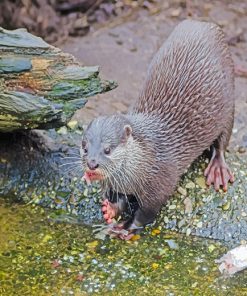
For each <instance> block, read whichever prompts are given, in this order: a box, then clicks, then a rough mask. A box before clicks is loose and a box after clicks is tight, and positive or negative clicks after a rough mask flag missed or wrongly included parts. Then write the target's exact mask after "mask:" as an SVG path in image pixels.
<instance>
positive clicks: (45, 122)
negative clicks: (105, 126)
mask: <svg viewBox="0 0 247 296" xmlns="http://www.w3.org/2000/svg"><path fill="white" fill-rule="evenodd" d="M98 75H99V68H98V67H97V66H94V67H83V66H81V65H80V64H79V63H78V62H77V61H76V60H75V59H74V57H73V56H71V55H69V54H66V53H63V52H62V51H61V50H60V49H58V48H56V47H53V46H51V45H49V44H47V43H46V42H45V41H43V40H42V39H41V38H39V37H36V36H33V35H32V34H30V33H28V32H27V31H26V30H24V29H18V30H14V31H8V30H4V29H2V28H0V132H11V131H16V130H24V129H34V128H39V129H49V128H54V127H60V126H62V125H64V124H66V123H67V122H68V121H69V120H70V119H71V117H72V115H73V114H74V112H75V111H76V110H77V109H79V108H82V107H83V106H84V105H85V104H86V102H87V99H86V98H87V97H89V96H93V95H95V94H98V93H102V92H105V91H108V90H111V89H113V88H115V87H116V83H115V82H113V81H103V80H101V79H100V78H99V76H98Z"/></svg>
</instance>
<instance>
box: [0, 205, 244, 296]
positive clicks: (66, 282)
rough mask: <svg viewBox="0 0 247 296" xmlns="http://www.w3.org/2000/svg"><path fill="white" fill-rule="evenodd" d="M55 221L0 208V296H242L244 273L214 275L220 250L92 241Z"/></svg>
mask: <svg viewBox="0 0 247 296" xmlns="http://www.w3.org/2000/svg"><path fill="white" fill-rule="evenodd" d="M53 216H54V215H53V213H52V212H51V211H48V210H45V209H43V208H41V207H35V206H31V205H21V204H9V203H6V202H4V201H3V200H2V201H0V225H1V228H0V295H6V296H11V295H36V296H37V295H90V294H92V295H97V294H101V295H234V296H235V295H247V272H246V271H245V272H241V273H239V274H236V275H235V276H234V277H232V278H223V277H222V276H221V274H220V273H219V271H218V266H217V264H216V263H215V262H214V260H215V259H217V258H219V257H221V255H222V254H223V253H225V252H226V250H227V249H226V247H225V246H223V245H222V244H220V243H219V242H215V241H210V240H205V239H198V238H192V237H185V236H181V235H178V234H176V233H170V232H167V231H166V230H161V231H159V229H156V228H149V229H147V230H146V231H145V233H144V234H142V235H141V237H140V238H139V237H138V236H137V237H136V240H135V241H128V242H126V241H120V240H117V239H110V238H106V239H105V240H98V239H96V238H95V234H94V233H93V232H92V228H91V227H88V226H85V225H82V224H75V223H71V222H72V221H75V219H74V218H73V217H71V219H69V221H70V223H68V222H66V223H65V222H62V223H61V222H60V223H57V222H54V221H53V219H52V218H51V217H53ZM61 217H62V216H61ZM59 220H60V221H63V219H62V218H61V219H59ZM64 220H65V219H64ZM66 221H68V219H66Z"/></svg>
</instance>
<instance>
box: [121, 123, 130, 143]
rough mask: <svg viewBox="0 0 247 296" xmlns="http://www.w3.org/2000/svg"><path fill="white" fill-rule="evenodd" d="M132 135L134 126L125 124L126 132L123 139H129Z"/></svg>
mask: <svg viewBox="0 0 247 296" xmlns="http://www.w3.org/2000/svg"><path fill="white" fill-rule="evenodd" d="M131 135H132V128H131V126H130V125H128V124H127V125H125V126H124V132H123V141H124V142H125V141H127V140H128V138H129V137H130V136H131Z"/></svg>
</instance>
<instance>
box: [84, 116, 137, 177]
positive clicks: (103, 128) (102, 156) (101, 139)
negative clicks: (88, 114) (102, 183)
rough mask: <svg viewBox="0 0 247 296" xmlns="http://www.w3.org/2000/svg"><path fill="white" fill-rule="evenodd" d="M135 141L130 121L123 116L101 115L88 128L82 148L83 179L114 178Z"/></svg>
mask: <svg viewBox="0 0 247 296" xmlns="http://www.w3.org/2000/svg"><path fill="white" fill-rule="evenodd" d="M131 139H132V128H131V126H130V122H129V121H128V119H127V118H126V117H125V116H124V115H112V116H102V117H98V118H96V119H94V120H93V121H92V122H91V123H90V124H89V126H88V127H87V129H86V131H85V133H84V136H83V139H82V145H81V156H82V162H83V165H84V168H85V175H84V178H85V179H86V180H89V181H94V180H103V179H106V178H111V177H112V176H113V175H114V174H116V173H117V171H118V170H119V169H120V168H121V166H122V165H123V164H124V162H125V159H126V154H127V147H128V143H129V142H130V141H131Z"/></svg>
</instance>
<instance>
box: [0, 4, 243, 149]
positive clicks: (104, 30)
mask: <svg viewBox="0 0 247 296" xmlns="http://www.w3.org/2000/svg"><path fill="white" fill-rule="evenodd" d="M186 18H192V19H197V20H203V21H211V22H214V23H217V24H218V25H219V26H221V27H222V29H223V30H224V32H225V34H226V40H227V43H228V45H229V46H230V50H231V52H232V56H233V59H234V63H235V66H236V116H235V126H234V130H233V137H232V141H231V146H232V147H238V149H239V147H240V149H243V148H246V147H247V131H246V124H247V119H246V114H247V95H246V94H247V83H246V82H247V80H246V79H247V71H246V69H247V1H246V0H242V1H228V0H221V1H207V0H187V1H186V0H174V1H171V0H164V1H161V0H146V1H144V0H136V1H134V0H133V1H132V0H118V1H114V0H69V1H64V0H11V1H10V0H9V1H8V0H2V1H0V26H2V27H4V28H6V29H15V28H20V27H25V28H27V30H28V31H29V32H30V33H33V34H35V35H37V36H40V37H42V38H44V39H45V40H46V41H47V42H48V43H51V44H53V45H55V46H58V47H60V48H61V49H62V50H64V51H66V52H69V53H72V54H73V55H74V56H75V57H76V58H77V59H79V60H80V62H81V63H83V64H85V65H99V66H100V73H101V76H102V77H103V78H106V79H112V80H116V81H117V82H118V84H119V87H118V88H117V89H115V90H113V91H111V92H109V93H106V94H103V95H99V96H96V97H93V98H92V99H90V101H89V102H88V104H87V106H86V108H84V109H83V110H80V111H78V112H77V113H76V115H75V118H76V119H77V120H79V121H82V122H83V123H84V124H87V123H88V122H89V121H90V120H91V119H92V118H94V117H95V116H98V115H100V114H109V113H113V112H125V111H126V110H127V109H128V107H129V105H130V104H131V103H132V102H133V100H135V99H136V97H137V96H138V93H139V91H140V89H141V85H142V82H143V79H145V76H146V70H147V67H148V64H149V62H150V60H151V58H152V57H153V55H154V53H155V52H156V51H157V49H158V48H159V46H160V45H161V44H162V43H163V42H164V40H165V39H166V38H167V37H168V35H169V33H170V32H171V31H172V30H173V28H174V27H175V25H176V24H177V23H179V22H180V21H182V20H184V19H186Z"/></svg>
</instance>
